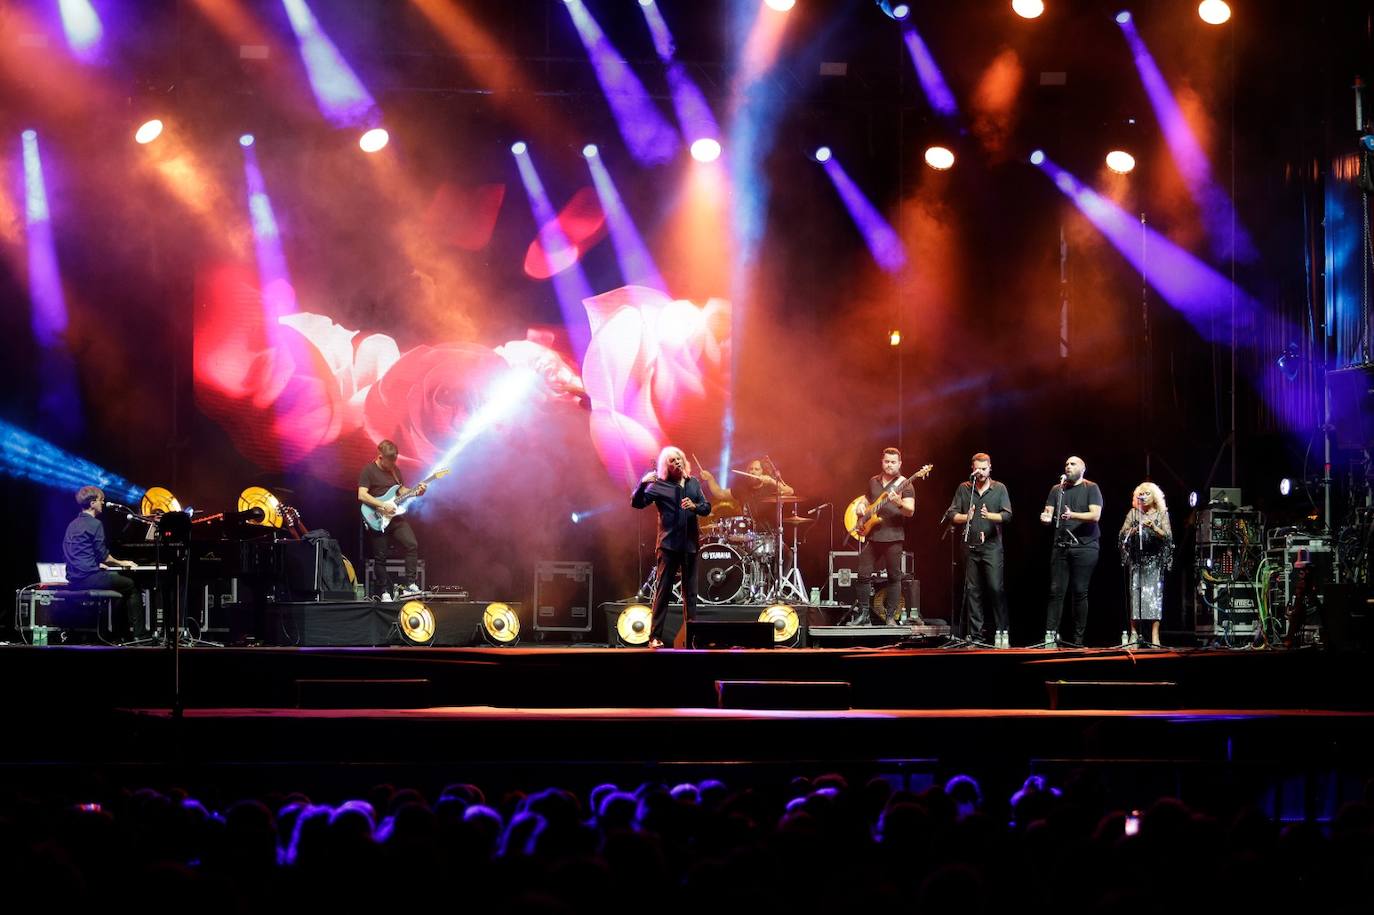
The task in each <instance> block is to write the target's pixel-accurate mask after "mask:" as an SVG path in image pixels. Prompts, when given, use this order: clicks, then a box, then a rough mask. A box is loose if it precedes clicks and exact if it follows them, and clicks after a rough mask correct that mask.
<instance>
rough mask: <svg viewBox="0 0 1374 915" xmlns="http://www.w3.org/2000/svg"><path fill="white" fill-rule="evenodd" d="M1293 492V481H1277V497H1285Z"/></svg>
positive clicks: (1285, 478)
mask: <svg viewBox="0 0 1374 915" xmlns="http://www.w3.org/2000/svg"><path fill="white" fill-rule="evenodd" d="M1292 492H1293V481H1292V479H1290V478H1289V477H1284V478H1283V479H1282V480H1279V495H1281V496H1287V495H1290V494H1291V493H1292Z"/></svg>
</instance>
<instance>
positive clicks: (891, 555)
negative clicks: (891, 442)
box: [849, 448, 916, 626]
mask: <svg viewBox="0 0 1374 915" xmlns="http://www.w3.org/2000/svg"><path fill="white" fill-rule="evenodd" d="M901 472H902V452H900V451H898V450H897V449H896V448H884V449H883V472H882V473H880V474H878V475H877V476H875V477H872V478H871V479H869V481H868V498H867V501H866V502H864V503H862V504H860V505H859V512H860V515H861V518H862V519H867V518H868V517H871V516H872V514H873V512H874V511H875V509H874V508H873V506H874V505H875V504H876V503H878V502H879V501H880V500H881V503H882V504H880V505H878V506H877V508H876V512H877V516H878V524H877V526H876V527H874V528H873V530H872V531H871V532H870V533H869V535H868V537H867V539H865V540H864V545H863V548H862V549H861V550H860V551H859V581H858V587H857V588H856V589H855V596H856V598H857V600H856V603H855V605H854V617H853V619H852V620H851V621H850V622H849V625H851V626H867V625H869V623H870V622H871V619H870V614H871V613H872V608H873V568H874V565H875V564H876V563H882V564H883V567H884V568H886V569H887V590H886V591H885V592H884V595H883V597H884V599H883V606H884V607H886V608H887V612H888V613H889V614H890V615H895V614H896V612H897V601H898V598H899V596H900V595H901V588H902V546H903V541H905V539H906V519H907V518H910V517H911V516H912V515H914V514H916V488H915V487H914V486H912V485H911V481H910V480H904V481H902V484H901V486H897V485H895V484H896V483H897V482H898V480H900V479H901ZM884 493H886V494H887V496H886V498H883V494H884ZM880 622H881V621H880Z"/></svg>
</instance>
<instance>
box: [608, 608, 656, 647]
mask: <svg viewBox="0 0 1374 915" xmlns="http://www.w3.org/2000/svg"><path fill="white" fill-rule="evenodd" d="M653 622H654V612H653V611H652V610H650V609H649V608H648V607H647V606H645V605H644V604H630V606H628V607H626V608H625V609H624V610H621V611H620V615H619V616H617V617H616V620H615V634H616V638H618V639H619V640H620V644H622V645H647V644H649V635H650V633H651V632H652V631H653Z"/></svg>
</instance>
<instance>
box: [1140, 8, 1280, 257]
mask: <svg viewBox="0 0 1374 915" xmlns="http://www.w3.org/2000/svg"><path fill="white" fill-rule="evenodd" d="M1117 25H1119V26H1121V34H1122V35H1124V36H1125V37H1126V44H1128V45H1129V46H1130V48H1131V56H1132V58H1134V60H1135V67H1136V70H1138V71H1139V73H1140V82H1141V83H1142V84H1143V85H1144V86H1145V94H1146V95H1147V96H1149V99H1150V106H1151V107H1152V108H1154V112H1155V117H1156V118H1157V119H1158V120H1159V126H1160V127H1161V129H1162V130H1163V131H1164V141H1165V142H1166V143H1168V145H1169V152H1170V153H1171V154H1172V155H1173V158H1174V164H1175V165H1176V166H1177V167H1178V171H1179V174H1180V175H1182V176H1183V183H1184V184H1185V185H1186V186H1187V188H1188V193H1189V194H1191V195H1192V198H1193V200H1194V201H1195V202H1196V203H1197V206H1198V211H1199V212H1200V213H1201V215H1202V221H1203V225H1204V227H1205V228H1206V230H1207V237H1208V239H1209V241H1210V243H1211V250H1212V255H1213V256H1214V257H1218V258H1227V257H1231V256H1232V255H1234V256H1235V257H1236V259H1237V260H1240V261H1243V262H1245V263H1250V262H1252V261H1253V260H1254V259H1255V246H1254V243H1253V242H1251V241H1250V235H1249V233H1248V232H1246V231H1245V228H1244V226H1242V225H1240V222H1239V220H1238V219H1237V218H1236V211H1235V206H1234V205H1233V204H1232V202H1231V198H1230V197H1228V196H1227V195H1226V192H1225V191H1223V190H1222V189H1221V188H1220V187H1218V186H1217V183H1216V181H1214V180H1213V178H1212V165H1211V163H1210V162H1208V161H1207V154H1206V153H1205V152H1203V150H1202V146H1201V144H1199V143H1198V141H1197V138H1196V137H1195V136H1193V132H1192V130H1191V129H1189V127H1188V120H1187V119H1186V118H1185V117H1184V116H1183V111H1182V109H1180V108H1179V106H1178V102H1177V101H1176V100H1175V99H1174V94H1173V93H1172V92H1170V91H1169V84H1168V83H1167V82H1166V81H1165V79H1164V74H1163V73H1161V72H1160V70H1159V66H1158V65H1157V64H1156V63H1155V60H1154V57H1152V56H1151V55H1150V49H1149V48H1147V47H1146V46H1145V41H1144V39H1142V38H1141V37H1140V33H1139V32H1137V31H1136V28H1135V20H1134V17H1130V16H1127V17H1125V21H1124V22H1123V21H1121V19H1120V18H1118V19H1117Z"/></svg>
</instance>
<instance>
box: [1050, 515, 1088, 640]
mask: <svg viewBox="0 0 1374 915" xmlns="http://www.w3.org/2000/svg"><path fill="white" fill-rule="evenodd" d="M1098 547H1099V543H1098V541H1096V540H1091V541H1089V542H1087V543H1078V544H1074V545H1072V546H1055V547H1053V548H1052V550H1051V552H1050V604H1049V606H1048V607H1047V608H1046V609H1045V628H1046V629H1049V630H1052V631H1054V632H1062V633H1063V634H1064V635H1065V637H1066V638H1065V639H1064V640H1065V641H1068V642H1072V643H1073V644H1075V645H1082V644H1083V633H1084V632H1085V631H1087V628H1088V584H1089V583H1090V582H1091V581H1092V577H1093V569H1095V568H1097V556H1098V552H1099V550H1098ZM1065 592H1067V593H1068V595H1069V597H1070V599H1071V600H1072V601H1073V610H1072V616H1071V617H1070V619H1069V628H1068V629H1060V627H1059V619H1060V616H1061V615H1062V614H1063V612H1064V594H1065Z"/></svg>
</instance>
